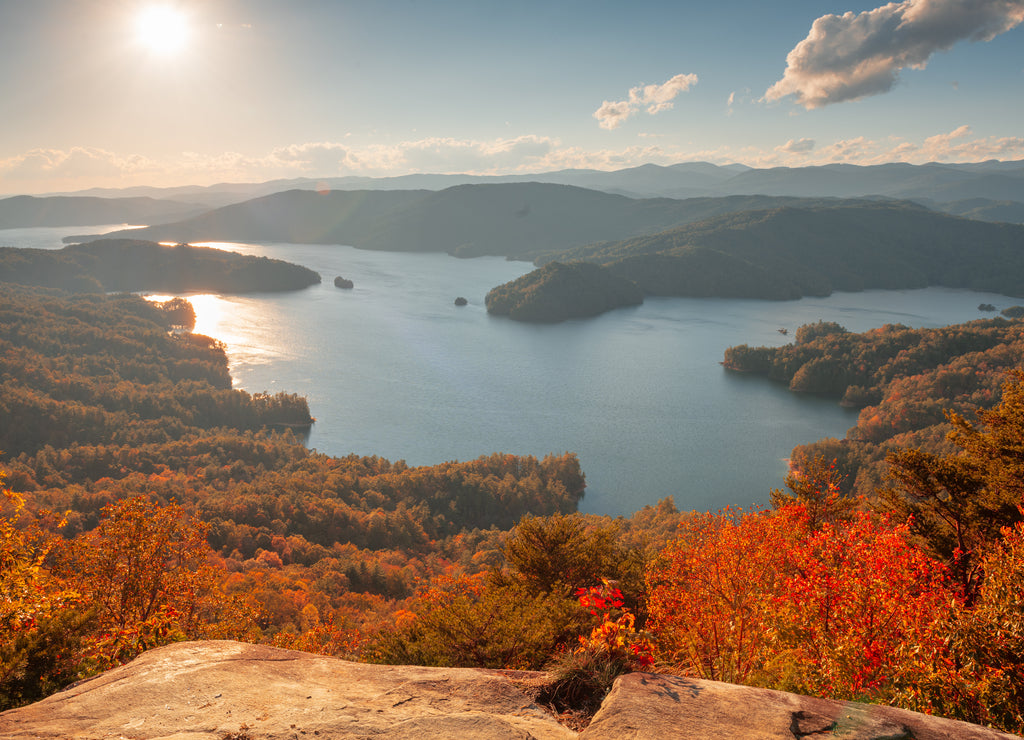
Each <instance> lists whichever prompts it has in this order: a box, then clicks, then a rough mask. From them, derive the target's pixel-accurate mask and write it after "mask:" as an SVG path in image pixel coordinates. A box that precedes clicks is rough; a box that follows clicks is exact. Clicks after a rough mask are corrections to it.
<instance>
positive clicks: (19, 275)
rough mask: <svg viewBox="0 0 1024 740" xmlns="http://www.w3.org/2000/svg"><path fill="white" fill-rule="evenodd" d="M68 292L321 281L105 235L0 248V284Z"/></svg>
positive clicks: (300, 270) (232, 257)
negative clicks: (48, 245) (61, 244)
mask: <svg viewBox="0 0 1024 740" xmlns="http://www.w3.org/2000/svg"><path fill="white" fill-rule="evenodd" d="M4 282H6V283H17V284H21V285H32V286H38V287H47V288H59V289H62V290H68V291H71V292H113V291H142V290H156V291H165V292H168V293H181V292H192V291H216V292H221V293H248V292H258V291H277V290H298V289H300V288H305V287H308V286H310V285H315V284H316V283H319V282H320V275H319V274H317V273H316V272H314V271H312V270H310V269H307V268H305V267H302V266H300V265H294V264H291V263H290V262H283V261H281V260H272V259H268V258H266V257H253V256H249V255H242V254H238V253H236V252H226V251H223V250H220V249H211V248H209V247H192V246H189V245H187V244H178V245H177V246H173V247H171V246H162V245H160V244H157V243H155V242H147V241H138V240H132V239H105V240H100V241H95V242H89V243H88V244H76V245H72V246H68V247H65V248H64V249H60V250H52V249H15V248H11V247H4V248H0V283H4Z"/></svg>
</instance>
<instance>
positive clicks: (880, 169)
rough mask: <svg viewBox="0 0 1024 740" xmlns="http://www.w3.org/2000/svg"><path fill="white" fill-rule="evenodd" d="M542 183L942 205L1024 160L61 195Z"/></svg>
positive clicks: (1016, 186) (656, 192) (998, 183)
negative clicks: (883, 199) (885, 199)
mask: <svg viewBox="0 0 1024 740" xmlns="http://www.w3.org/2000/svg"><path fill="white" fill-rule="evenodd" d="M523 182H543V183H549V184H556V185H573V186H576V187H583V188H588V189H591V190H600V191H602V192H607V193H615V194H618V195H626V196H628V197H632V198H695V197H709V198H712V197H724V196H730V195H789V196H802V197H841V198H849V197H869V196H885V197H889V198H895V199H910V200H918V201H923V200H929V201H932V202H934V203H936V204H938V205H939V207H940V208H941V207H942V204H945V203H949V202H953V201H958V200H966V199H970V198H985V199H988V200H995V201H1010V202H1015V203H1022V204H1024V160H1019V161H1005V162H1004V161H998V160H990V161H987V162H972V163H939V162H929V163H927V164H920V165H914V164H906V163H889V164H880V165H853V164H828V165H816V166H807V167H774V168H765V169H759V168H752V167H747V166H745V165H739V164H731V165H724V166H723V165H715V164H711V163H709V162H681V163H678V164H673V165H667V166H662V165H654V164H645V165H640V166H638V167H628V168H624V169H620V170H612V171H604V170H593V169H568V170H558V171H553V172H538V173H529V174H522V175H468V174H411V175H401V176H396V177H378V178H374V177H363V176H346V177H328V178H308V177H304V178H294V179H285V180H274V181H270V182H264V183H220V184H217V185H212V186H207V187H199V186H186V187H176V188H147V187H133V188H126V189H116V190H115V189H93V190H87V191H81V192H78V193H64V194H63V195H78V196H101V197H111V196H128V195H131V196H148V197H151V198H158V199H168V198H170V199H176V200H186V201H188V202H192V203H201V204H203V205H205V206H206V207H207V208H216V207H220V206H224V205H228V204H230V203H237V202H241V201H244V200H249V199H251V198H256V197H262V196H264V195H270V194H273V193H277V192H283V191H286V190H294V189H301V190H321V191H322V190H443V189H445V188H450V187H453V186H455V185H467V184H509V183H523Z"/></svg>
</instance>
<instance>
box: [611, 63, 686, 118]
mask: <svg viewBox="0 0 1024 740" xmlns="http://www.w3.org/2000/svg"><path fill="white" fill-rule="evenodd" d="M696 84H697V75H695V74H682V75H676V76H675V77H673V78H672V79H671V80H669V81H668V82H665V83H662V84H661V85H641V86H639V87H634V88H631V89H630V91H629V97H628V99H626V100H619V101H610V100H606V101H604V102H603V103H602V104H601V107H600V108H598V109H597V110H596V111H594V118H596V119H597V121H598V125H600V126H601V128H606V129H609V130H610V129H613V128H618V127H619V126H621V125H622V122H623V121H625V120H626V119H627V118H629V117H630V116H632V115H633V114H634V113H637V112H639V111H640V110H641V109H646V110H647V112H648V113H650V114H651V115H652V116H653V115H656V114H658V113H661V112H662V111H665V110H668V109H670V108H671V107H672V105H673V103H672V101H673V100H675V99H676V97H677V96H678V95H679V94H680V93H684V92H686V91H687V90H689V89H690V88H691V87H693V86H694V85H696Z"/></svg>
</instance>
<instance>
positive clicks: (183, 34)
mask: <svg viewBox="0 0 1024 740" xmlns="http://www.w3.org/2000/svg"><path fill="white" fill-rule="evenodd" d="M135 32H136V34H137V38H138V40H139V43H140V44H142V45H143V46H144V47H146V49H148V50H149V51H151V52H152V53H154V54H158V55H160V56H172V55H174V54H177V53H179V52H181V51H183V50H184V48H185V46H186V44H187V43H188V37H189V28H188V22H187V20H186V18H185V15H184V14H183V13H182V12H181V11H179V10H176V9H175V8H173V7H170V6H167V5H153V6H150V7H148V8H144V9H143V10H141V11H140V12H139V15H138V17H137V18H136V22H135Z"/></svg>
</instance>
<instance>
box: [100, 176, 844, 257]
mask: <svg viewBox="0 0 1024 740" xmlns="http://www.w3.org/2000/svg"><path fill="white" fill-rule="evenodd" d="M826 202H829V201H828V200H822V199H806V198H790V197H765V196H758V195H752V196H733V197H728V198H693V199H690V200H672V199H669V198H655V199H644V200H637V199H633V198H627V197H625V196H621V195H613V194H609V193H602V192H598V191H596V190H587V189H584V188H577V187H571V186H568V185H553V184H544V183H536V182H530V183H508V184H493V185H459V186H456V187H452V188H448V189H446V190H441V191H439V192H433V191H427V190H391V191H369V190H362V191H337V192H328V193H317V192H313V191H308V190H291V191H288V192H284V193H277V194H274V195H268V196H266V197H262V198H256V199H253V200H250V201H246V202H244V203H238V204H235V205H230V206H225V207H223V208H218V209H216V210H213V211H209V212H207V213H204V214H202V215H200V216H196V217H194V218H190V219H187V220H184V221H179V222H177V223H172V224H164V225H160V226H152V227H149V228H146V229H137V230H131V231H124V232H118V233H117V234H111V235H107V236H115V235H117V236H127V237H131V238H143V239H154V240H158V241H179V242H180V241H189V242H195V241H213V240H222V241H278V242H292V243H299V244H347V245H350V246H354V247H359V248H361V249H380V250H388V251H401V252H405V251H408V252H447V253H450V254H454V255H457V256H460V257H477V256H483V255H497V256H503V257H510V258H513V259H531V260H532V259H534V258H536V257H538V256H540V255H543V254H555V253H558V252H561V251H564V250H566V249H570V248H572V247H579V246H582V245H586V244H591V243H593V242H596V241H607V240H610V239H626V238H629V237H632V236H638V235H641V234H653V233H657V232H660V231H664V230H665V229H670V228H674V227H677V226H681V225H684V224H688V223H692V222H694V221H698V220H700V219H706V218H709V217H711V216H716V215H719V214H723V213H732V212H735V211H742V210H748V209H752V208H760V209H763V208H778V207H782V206H788V205H797V204H823V203H826Z"/></svg>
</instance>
